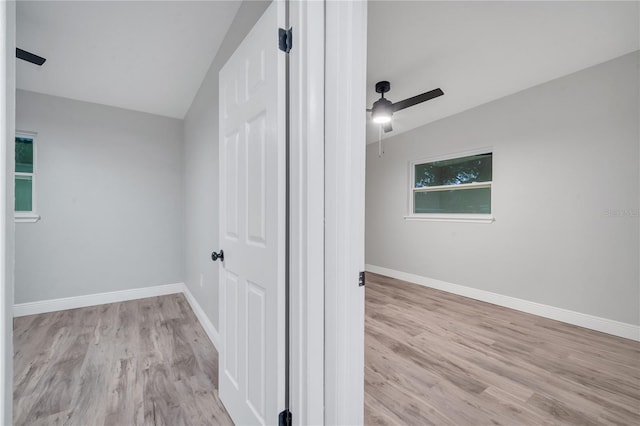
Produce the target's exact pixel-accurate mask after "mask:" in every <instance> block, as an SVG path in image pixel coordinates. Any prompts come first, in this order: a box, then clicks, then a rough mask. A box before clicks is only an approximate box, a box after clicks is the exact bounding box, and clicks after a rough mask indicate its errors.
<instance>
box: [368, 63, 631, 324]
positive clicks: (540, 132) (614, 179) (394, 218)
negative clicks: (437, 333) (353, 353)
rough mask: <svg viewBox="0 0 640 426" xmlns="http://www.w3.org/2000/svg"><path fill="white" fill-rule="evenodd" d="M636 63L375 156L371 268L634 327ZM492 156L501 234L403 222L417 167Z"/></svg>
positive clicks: (488, 227) (573, 79)
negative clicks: (467, 155)
mask: <svg viewBox="0 0 640 426" xmlns="http://www.w3.org/2000/svg"><path fill="white" fill-rule="evenodd" d="M639 57H640V56H639V53H638V52H634V53H632V54H629V55H625V56H622V57H620V58H617V59H614V60H612V61H609V62H606V63H603V64H600V65H597V66H594V67H591V68H588V69H586V70H582V71H580V72H577V73H575V74H571V75H569V76H566V77H563V78H560V79H557V80H553V81H551V82H548V83H545V84H542V85H540V86H537V87H534V88H531V89H528V90H525V91H523V92H520V93H517V94H514V95H512V96H508V97H505V98H502V99H499V100H496V101H494V102H491V103H489V104H485V105H483V106H480V107H477V108H474V109H471V110H468V111H465V112H462V113H460V114H457V115H454V116H451V117H448V118H446V119H443V120H439V121H436V122H433V123H430V124H428V125H425V126H423V127H420V128H417V129H414V130H412V131H409V132H406V133H403V134H400V135H398V136H395V137H392V138H390V139H388V140H387V141H386V142H385V151H386V152H385V154H384V155H383V156H382V158H378V155H377V150H378V147H377V144H372V145H370V146H368V149H367V193H366V214H367V218H366V262H367V263H368V264H372V265H376V266H381V267H385V268H390V269H394V270H398V271H402V272H407V273H411V274H416V275H419V276H424V277H428V278H433V279H438V280H442V281H446V282H450V283H454V284H459V285H464V286H468V287H473V288H477V289H481V290H485V291H489V292H494V293H498V294H502V295H507V296H512V297H517V298H520V299H525V300H529V301H533V302H538V303H542V304H546V305H551V306H555V307H560V308H565V309H569V310H573V311H577V312H582V313H585V314H591V315H595V316H599V317H604V318H608V319H612V320H617V321H622V322H625V323H629V324H640V276H639V269H638V264H639V258H640V252H639V248H638V246H639V240H640V227H639V222H640V217H639V216H638V209H639V207H640V206H639V193H640V186H639V182H640V174H639V169H640V167H639V159H640V153H639V140H640V135H639V130H638V125H639V122H638V121H639V113H640V111H639V101H640V96H639V88H638V75H639ZM443 89H444V91H445V93H446V91H447V88H443ZM445 96H446V95H445ZM398 114H401V113H398ZM487 146H491V147H493V212H494V217H495V222H494V223H492V224H482V223H452V222H446V223H440V222H418V221H406V220H405V219H403V217H404V216H405V215H406V214H407V201H408V198H407V197H408V186H409V182H408V179H409V177H408V175H409V169H408V167H409V161H415V160H420V159H423V158H426V157H430V156H436V155H443V154H450V153H456V152H461V151H465V150H470V149H475V148H482V147H487Z"/></svg>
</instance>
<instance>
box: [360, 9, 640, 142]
mask: <svg viewBox="0 0 640 426" xmlns="http://www.w3.org/2000/svg"><path fill="white" fill-rule="evenodd" d="M639 18H640V11H639V9H638V2H636V1H632V2H611V1H607V2H583V1H573V2H557V1H553V2H537V1H535V2H520V1H514V2H484V1H476V2H426V1H422V2H419V1H408V2H403V1H370V2H369V23H368V25H369V27H368V29H369V37H368V66H367V70H368V71H367V105H368V107H371V105H372V103H373V102H374V101H375V100H377V99H378V98H379V96H380V95H379V94H377V93H375V90H374V85H375V83H376V82H377V81H380V80H389V81H390V82H391V91H390V92H389V93H388V94H387V95H386V96H387V97H388V98H389V99H390V100H392V101H399V100H402V99H405V98H408V97H410V96H414V95H416V94H418V93H422V92H426V91H427V90H431V89H434V88H436V87H440V88H442V90H443V91H444V93H445V95H444V96H441V97H439V98H436V99H434V100H431V101H429V102H426V103H423V104H420V105H417V106H414V107H411V108H409V109H406V110H403V111H400V112H397V113H396V114H394V117H393V127H394V131H393V132H390V133H388V134H386V137H391V136H394V135H397V134H399V133H402V132H405V131H407V130H410V129H413V128H415V127H419V126H421V125H424V124H427V123H430V122H432V121H435V120H438V119H440V118H443V117H447V116H449V115H452V114H456V113H458V112H461V111H464V110H466V109H469V108H472V107H475V106H477V105H480V104H483V103H486V102H490V101H492V100H495V99H498V98H501V97H503V96H506V95H509V94H512V93H515V92H518V91H521V90H524V89H526V88H529V87H532V86H535V85H538V84H540V83H544V82H546V81H549V80H552V79H554V78H558V77H561V76H564V75H567V74H570V73H573V72H576V71H578V70H581V69H584V68H587V67H589V66H592V65H595V64H598V63H601V62H605V61H607V60H610V59H613V58H615V57H618V56H621V55H624V54H626V53H629V52H632V51H635V50H638V49H639V48H640V41H639V40H640V36H639V30H638V27H639V20H640V19H639ZM383 137H385V136H383ZM377 140H378V125H375V124H373V123H372V122H371V121H370V120H368V125H367V141H368V142H375V141H377Z"/></svg>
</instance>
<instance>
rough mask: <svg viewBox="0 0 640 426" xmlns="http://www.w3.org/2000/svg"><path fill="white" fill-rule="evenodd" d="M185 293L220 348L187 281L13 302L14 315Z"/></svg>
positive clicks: (216, 333) (205, 328) (212, 341)
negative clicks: (186, 283) (27, 301)
mask: <svg viewBox="0 0 640 426" xmlns="http://www.w3.org/2000/svg"><path fill="white" fill-rule="evenodd" d="M176 293H183V294H184V296H185V298H186V299H187V301H188V302H189V305H190V306H191V309H192V310H193V312H194V313H195V314H196V317H197V318H198V321H200V324H201V325H202V328H204V331H205V332H206V333H207V336H208V337H209V340H211V343H213V346H215V348H216V350H218V351H219V350H220V335H219V334H218V330H216V328H215V327H214V326H213V324H212V323H211V320H209V318H208V317H207V315H206V314H205V313H204V310H203V309H202V307H201V306H200V304H199V303H198V302H197V301H196V299H195V297H193V294H191V292H190V291H189V288H188V287H187V286H186V285H185V284H184V283H175V284H165V285H156V286H152V287H141V288H134V289H129V290H119V291H110V292H107V293H96V294H87V295H84V296H75V297H63V298H61V299H51V300H41V301H38V302H29V303H18V304H15V305H13V316H14V317H23V316H26V315H35V314H44V313H47V312H55V311H64V310H67V309H76V308H85V307H87V306H96V305H104V304H107V303H116V302H126V301H127V300H136V299H144V298H146V297H155V296H165V295H167V294H176Z"/></svg>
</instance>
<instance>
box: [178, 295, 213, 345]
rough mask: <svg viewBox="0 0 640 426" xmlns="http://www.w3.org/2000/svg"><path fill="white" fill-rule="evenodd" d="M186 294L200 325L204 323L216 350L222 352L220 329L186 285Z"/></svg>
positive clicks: (203, 325)
mask: <svg viewBox="0 0 640 426" xmlns="http://www.w3.org/2000/svg"><path fill="white" fill-rule="evenodd" d="M184 296H185V297H186V298H187V301H188V302H189V305H191V309H192V310H193V312H194V313H195V314H196V317H198V321H200V325H202V328H204V331H205V332H206V333H207V336H209V340H211V343H213V346H215V347H216V350H217V351H218V352H220V334H218V330H216V328H215V327H214V326H213V323H212V322H211V320H209V317H208V316H207V315H206V314H205V313H204V310H202V307H201V306H200V304H199V303H198V302H197V301H196V299H195V297H193V294H191V292H190V291H189V287H187V286H186V285H185V286H184Z"/></svg>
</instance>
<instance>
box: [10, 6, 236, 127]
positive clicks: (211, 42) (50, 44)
mask: <svg viewBox="0 0 640 426" xmlns="http://www.w3.org/2000/svg"><path fill="white" fill-rule="evenodd" d="M239 5H240V2H239V1H18V4H17V44H18V46H19V47H21V48H22V49H25V50H28V51H31V52H33V53H36V54H38V55H40V56H43V57H45V58H47V62H46V63H45V65H44V66H42V67H37V66H34V65H32V64H29V63H27V62H24V61H17V87H18V88H19V89H25V90H31V91H35V92H40V93H46V94H50V95H57V96H62V97H67V98H71V99H77V100H81V101H88V102H95V103H100V104H105V105H112V106H117V107H122V108H127V109H133V110H137V111H144V112H148V113H152V114H159V115H164V116H168V117H176V118H183V117H184V116H185V114H186V112H187V110H188V108H189V106H190V105H191V102H192V101H193V98H194V96H195V94H196V92H197V91H198V88H199V87H200V84H201V83H202V80H203V78H204V76H205V74H206V72H207V70H208V68H209V65H210V64H211V61H212V60H213V58H214V56H215V54H216V52H217V51H218V48H219V47H220V44H221V43H222V40H223V39H224V36H225V34H226V33H227V30H228V29H229V27H230V25H231V22H232V21H233V18H234V16H235V14H236V12H237V10H238V7H239Z"/></svg>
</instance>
